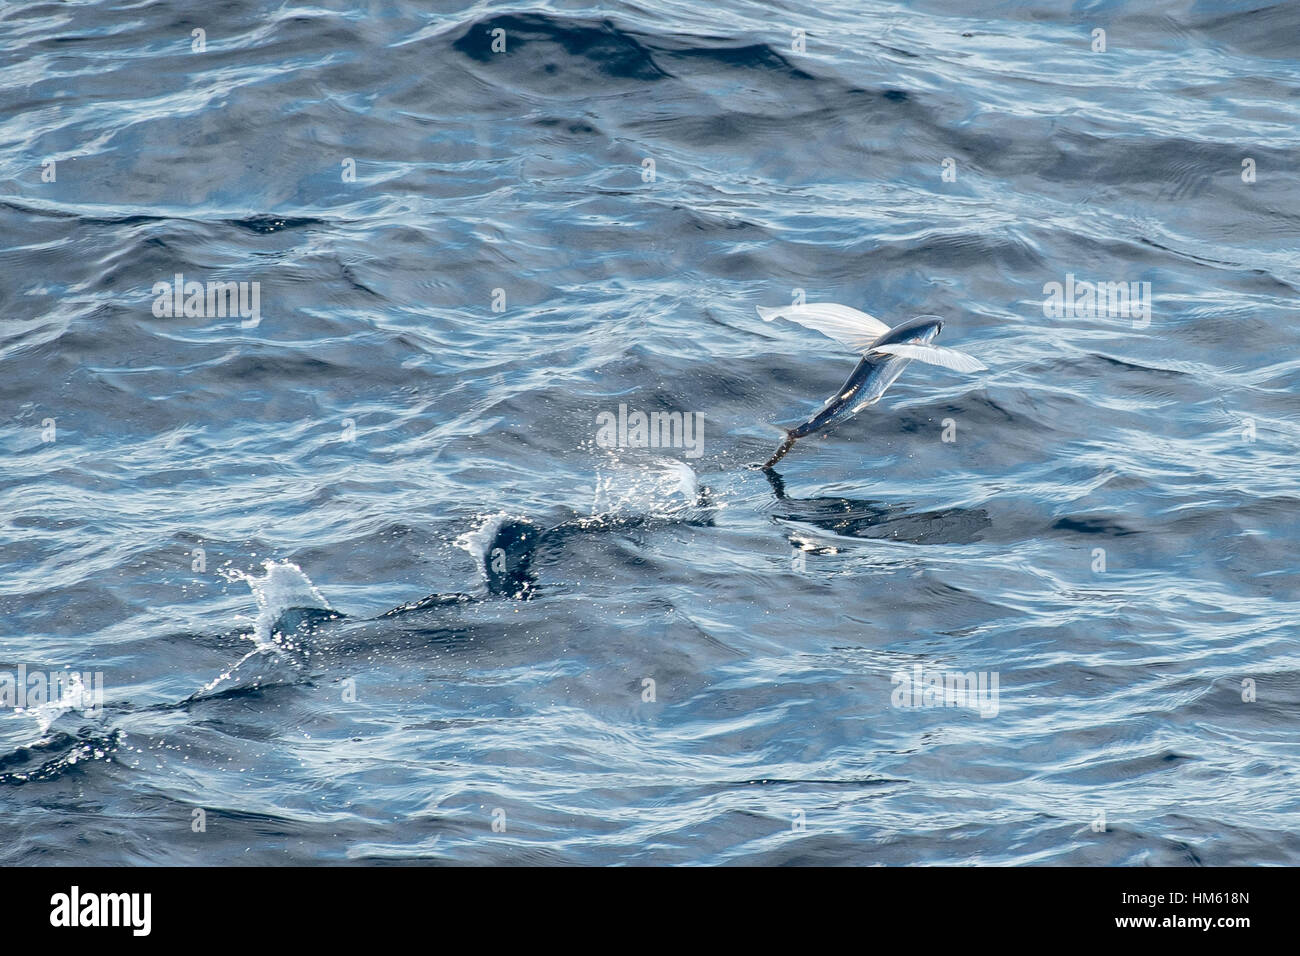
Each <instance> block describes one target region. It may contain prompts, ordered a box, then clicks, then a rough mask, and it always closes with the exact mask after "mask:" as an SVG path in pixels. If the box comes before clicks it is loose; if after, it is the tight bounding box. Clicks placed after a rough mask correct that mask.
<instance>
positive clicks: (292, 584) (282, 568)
mask: <svg viewBox="0 0 1300 956" xmlns="http://www.w3.org/2000/svg"><path fill="white" fill-rule="evenodd" d="M262 567H263V568H264V569H265V570H266V574H265V575H262V576H258V575H255V574H249V573H247V572H245V571H241V570H239V569H237V568H227V569H224V570H223V571H222V575H223V576H224V577H225V578H226V579H227V580H228V581H243V582H244V583H245V584H247V585H248V589H249V590H250V591H252V592H253V597H254V598H256V599H257V617H256V618H254V619H253V631H252V633H251V634H246V635H244V636H245V637H248V638H250V639H251V640H252V641H253V642H254V643H255V644H256V645H257V648H258V650H275V649H276V648H277V646H278V645H277V642H276V634H275V624H276V621H278V620H279V619H280V616H281V615H282V614H284V613H285V612H286V611H288V610H289V609H290V608H299V607H307V608H321V609H323V610H326V611H332V610H333V608H332V607H330V604H329V602H328V601H326V600H325V596H324V595H323V594H321V593H320V590H319V589H318V588H317V587H316V585H314V584H312V583H311V579H310V578H309V577H307V575H306V574H304V573H303V570H302V568H300V567H298V565H296V564H294V563H293V562H292V561H263V562H262Z"/></svg>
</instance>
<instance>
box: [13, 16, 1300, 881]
mask: <svg viewBox="0 0 1300 956" xmlns="http://www.w3.org/2000/svg"><path fill="white" fill-rule="evenodd" d="M440 6H442V9H440V10H439V11H438V12H432V11H430V10H429V9H427V8H426V7H425V5H421V4H410V3H373V4H342V3H334V2H321V3H317V4H313V5H302V6H295V5H292V4H288V3H282V4H260V3H243V2H229V3H221V4H211V3H172V2H166V3H164V2H131V3H119V4H108V3H58V4H56V3H39V2H37V3H7V4H0V51H2V52H0V101H2V103H3V109H0V261H2V262H3V267H4V268H3V282H0V296H2V299H3V306H4V309H3V313H2V315H3V317H2V318H0V329H2V330H3V338H2V340H0V412H2V413H0V449H3V452H4V465H3V471H2V472H0V521H2V524H0V580H2V581H3V595H2V597H0V670H7V671H11V672H16V671H17V669H18V668H19V667H22V668H25V669H26V671H28V672H41V673H45V672H52V671H59V672H61V671H64V670H65V669H72V670H77V671H81V672H85V673H86V674H87V675H90V674H93V673H98V674H101V675H102V686H103V698H104V703H103V706H102V708H100V709H98V710H95V709H89V710H87V709H84V708H83V709H81V710H79V709H76V708H73V707H67V706H56V705H54V704H51V703H44V704H42V703H40V702H39V701H37V702H36V703H35V704H33V705H31V706H27V707H25V708H24V709H22V710H14V709H12V708H10V709H8V710H5V711H3V712H0V800H2V801H3V804H2V805H3V807H4V811H5V812H4V813H3V815H0V845H2V846H3V849H2V850H0V859H3V860H4V861H5V862H6V863H19V862H23V863H32V862H42V863H72V862H84V863H101V864H112V863H172V864H175V863H185V862H202V863H277V862H324V861H402V860H428V861H434V860H441V861H451V862H473V863H505V862H527V863H559V862H564V863H613V862H622V863H664V862H675V863H676V862H681V863H687V862H705V863H733V862H745V863H776V862H799V863H808V862H823V863H912V862H933V863H953V862H985V863H993V862H996V863H1076V864H1077V863H1089V864H1114V863H1127V864H1141V863H1148V864H1182V863H1205V864H1229V863H1243V862H1254V861H1268V862H1278V863H1295V862H1297V861H1298V860H1300V838H1298V837H1297V836H1296V835H1295V832H1294V831H1295V822H1296V816H1295V812H1296V809H1297V796H1296V793H1297V769H1296V754H1297V750H1296V743H1297V735H1296V732H1295V729H1294V722H1295V717H1296V709H1297V705H1298V704H1300V654H1298V646H1297V632H1296V618H1297V611H1298V610H1300V600H1298V595H1297V584H1300V576H1298V572H1297V552H1296V546H1295V542H1296V540H1297V535H1298V533H1300V527H1298V522H1297V504H1298V503H1300V493H1298V490H1297V478H1296V464H1295V456H1296V448H1297V443H1298V442H1300V426H1297V422H1296V413H1297V411H1298V410H1300V409H1298V407H1297V405H1298V402H1297V392H1298V390H1300V357H1298V355H1300V331H1298V330H1297V305H1296V291H1297V287H1298V283H1300V253H1298V248H1300V241H1298V240H1297V234H1298V232H1300V217H1298V216H1297V208H1296V199H1297V196H1300V190H1298V188H1297V187H1298V186H1300V176H1298V175H1297V172H1296V168H1295V156H1296V149H1297V147H1298V146H1300V133H1298V132H1297V130H1300V80H1298V77H1300V73H1297V48H1296V42H1295V40H1296V37H1297V35H1300V7H1297V6H1296V5H1295V4H1292V3H1287V2H1277V3H1221V4H1215V3H1196V2H1193V3H1188V2H1154V3H1122V2H1108V3H1097V4H1078V5H1074V6H1073V7H1072V8H1071V9H1070V10H1069V11H1068V12H1062V10H1063V8H1064V7H1065V6H1066V5H1062V4H1047V3H1037V4H1002V5H996V8H995V9H994V10H991V11H990V12H987V13H984V14H980V15H972V13H971V12H970V10H969V5H968V4H957V3H946V2H931V3H921V4H913V5H908V6H902V5H896V4H887V3H857V2H854V3H849V2H838V3H830V4H827V3H818V4H816V5H813V4H807V3H784V4H780V5H768V4H758V3H748V2H738V0H728V2H726V3H725V4H721V5H717V6H714V5H699V4H695V3H685V2H681V3H678V2H668V3H665V2H657V0H656V2H654V3H633V4H618V5H615V6H609V7H602V8H595V7H585V6H579V5H571V4H563V3H544V4H530V5H527V6H517V5H506V4H487V3H479V4H476V5H474V6H473V8H472V9H470V10H457V9H453V8H451V7H449V6H446V5H440ZM1099 28H1100V29H1103V30H1104V31H1105V35H1104V42H1105V47H1106V48H1105V50H1104V51H1100V50H1096V51H1095V50H1094V49H1093V48H1094V46H1096V45H1097V44H1098V39H1099V38H1098V37H1096V36H1095V35H1094V30H1096V29H1099ZM195 30H202V31H204V33H203V34H202V35H201V36H202V39H203V41H204V49H203V50H202V51H201V52H198V51H196V50H195V49H194V46H195V45H196V44H197V39H196V38H195V35H194V32H193V31H195ZM497 30H500V31H503V32H502V33H499V34H498V33H496V32H495V31H497ZM796 30H802V31H804V32H803V33H802V34H799V33H796V32H794V31H796ZM494 42H496V43H497V45H498V46H499V45H500V43H501V42H504V45H505V49H504V50H498V51H494V50H493V45H494ZM800 46H802V47H803V49H802V51H800V49H799V47H800ZM1245 160H1249V161H1250V162H1248V163H1243V161H1245ZM47 161H53V163H54V165H53V167H50V166H48V165H46V164H47ZM949 161H950V162H949ZM51 173H52V175H51ZM945 173H946V174H947V175H945ZM353 174H354V175H353ZM51 178H52V180H53V181H46V180H48V179H51ZM1247 180H1251V181H1247ZM178 273H179V274H182V275H183V276H184V278H185V280H186V281H199V282H204V283H206V282H209V281H230V282H250V283H251V282H257V283H259V286H258V288H259V294H260V299H259V310H258V312H257V315H256V316H252V315H250V316H249V318H248V320H247V321H245V320H244V318H243V317H242V316H233V317H232V316H225V317H222V316H217V315H207V314H203V315H185V314H181V315H179V316H178V315H171V316H170V317H169V316H167V315H162V316H159V315H155V314H154V307H155V303H156V301H157V299H158V298H159V294H158V293H156V292H155V284H157V283H164V282H173V281H174V279H173V277H174V276H175V275H176V274H178ZM1067 277H1073V279H1067ZM1067 281H1072V282H1083V281H1089V282H1123V283H1126V284H1127V283H1138V284H1139V286H1138V288H1139V290H1140V289H1141V288H1142V286H1141V285H1140V284H1141V283H1149V289H1150V299H1149V304H1150V314H1149V317H1143V316H1141V315H1136V316H1134V315H1123V314H1115V313H1113V312H1112V313H1110V314H1107V313H1105V312H1099V313H1090V312H1087V311H1082V312H1080V311H1074V312H1073V313H1072V314H1060V315H1052V316H1049V315H1047V314H1045V312H1046V311H1050V310H1045V308H1044V299H1045V295H1046V294H1045V288H1044V287H1045V286H1046V285H1047V284H1049V283H1053V282H1059V283H1062V284H1063V285H1064V284H1065V283H1066V282H1067ZM250 288H251V287H250ZM498 290H499V291H498ZM795 290H804V295H805V296H806V297H807V300H808V301H813V302H840V303H844V304H847V305H851V306H854V307H857V308H862V309H866V310H867V311H869V312H871V313H873V314H874V315H877V316H880V317H881V318H883V319H884V320H885V321H886V322H888V323H890V324H895V323H897V322H900V321H903V320H904V319H907V318H909V317H911V316H913V315H917V314H922V313H928V314H936V315H939V316H942V317H943V318H944V320H945V323H946V325H945V329H944V333H943V336H942V339H941V342H942V344H945V345H948V346H951V347H957V348H960V349H962V350H964V351H968V352H970V353H971V354H974V355H976V356H978V357H979V358H980V359H981V360H983V361H984V362H985V364H987V365H988V366H989V369H990V370H989V371H988V372H986V373H983V374H981V375H979V376H965V375H957V374H954V373H952V372H949V371H946V370H944V369H940V368H935V367H932V366H926V365H919V364H915V363H914V364H913V365H912V366H911V367H909V368H908V370H907V371H906V372H905V373H904V374H903V376H902V378H901V379H900V380H899V381H898V383H897V384H895V385H894V387H893V388H892V389H891V390H890V392H889V393H888V394H887V395H886V396H885V398H884V400H883V401H882V402H881V403H880V404H879V405H877V406H875V407H874V408H872V409H868V410H867V411H864V412H863V413H862V414H860V415H859V416H858V417H857V418H855V419H853V420H852V421H850V422H848V423H847V424H844V425H842V426H840V427H839V428H837V429H835V430H833V431H831V432H829V433H827V434H825V435H823V436H816V437H812V438H808V439H804V440H803V441H801V442H800V443H799V444H798V445H797V446H796V447H795V449H794V450H793V451H792V452H791V453H790V455H789V456H788V457H787V458H786V459H785V460H784V461H782V462H781V464H780V465H779V466H778V469H777V470H778V471H779V475H778V474H772V475H764V474H763V473H762V472H759V471H754V470H751V469H747V468H745V467H744V466H745V465H746V464H748V463H750V462H754V461H761V460H762V459H763V458H764V457H766V456H767V455H768V454H770V453H771V451H772V450H773V448H774V447H775V445H776V443H777V441H778V439H779V435H778V433H777V432H776V431H775V430H773V429H771V428H770V427H769V424H768V423H771V422H779V423H783V424H790V423H793V422H796V421H799V420H801V419H802V418H804V417H805V416H806V415H807V414H808V413H809V412H811V411H813V410H815V409H816V407H817V406H818V404H819V403H820V402H821V401H822V400H823V399H824V398H825V397H826V396H827V395H828V394H830V393H831V392H832V391H833V390H835V389H836V388H837V387H838V386H839V385H840V383H841V382H843V381H844V378H845V377H846V376H847V375H848V373H849V371H850V369H851V368H852V366H853V362H854V357H853V356H852V355H849V354H846V353H845V352H844V350H843V349H841V348H839V347H838V346H837V345H836V344H835V343H834V342H832V341H830V340H829V339H826V338H823V337H821V336H819V335H818V334H817V333H815V332H812V331H809V330H807V329H804V328H802V327H800V326H797V325H793V324H790V323H786V322H780V321H778V322H774V323H764V322H763V321H761V320H760V319H759V317H758V316H757V315H756V314H755V306H757V305H769V306H770V305H782V304H787V303H789V302H790V301H791V300H792V298H793V297H794V296H795V295H796V294H797V293H796V291H795ZM250 311H251V310H250ZM182 313H183V310H182ZM253 318H259V319H260V321H259V322H256V323H254V322H253V321H252V320H253ZM620 405H625V406H627V409H628V411H629V413H630V412H635V411H644V412H647V413H648V412H655V411H658V412H674V411H676V412H682V413H685V414H687V415H692V414H698V416H700V418H701V419H702V426H701V427H702V432H701V437H702V444H701V446H700V451H701V454H700V455H699V456H698V457H692V456H691V454H690V453H689V452H690V449H686V448H679V449H662V450H661V449H634V448H625V449H608V448H604V447H601V442H600V441H599V440H598V437H599V436H598V426H597V422H598V416H599V415H601V414H602V413H612V414H614V415H617V414H618V410H619V406H620ZM945 437H946V438H949V439H954V440H944V439H945ZM665 459H669V460H671V461H676V462H677V463H678V464H676V465H673V464H671V463H670V462H666V461H665ZM683 465H685V466H689V467H683ZM494 560H495V561H496V562H497V563H496V565H495V566H494V565H493V561H494ZM426 595H435V597H433V598H431V599H429V600H427V601H424V602H423V603H420V602H421V599H422V598H424V597H425V596H426ZM402 605H413V606H410V607H408V608H407V609H405V610H403V611H400V612H397V613H389V614H386V612H389V611H390V609H393V608H396V607H398V606H402ZM327 608H328V609H329V610H327ZM294 609H296V610H294ZM953 673H961V674H966V673H974V674H977V675H983V676H984V677H985V678H986V679H988V680H990V681H991V680H993V679H996V680H997V694H996V696H991V695H990V696H988V697H986V698H983V703H984V704H985V705H986V706H985V707H984V709H983V710H982V711H981V710H980V709H978V708H974V707H970V706H964V707H963V706H910V707H905V706H897V705H898V704H899V703H901V702H906V701H902V700H901V697H902V691H903V689H904V688H905V687H906V685H905V684H904V683H902V682H901V681H902V680H903V679H904V678H906V679H907V680H912V679H914V678H916V677H920V679H921V680H922V681H924V680H925V679H926V678H928V677H930V676H933V675H936V674H937V675H940V677H941V678H942V677H943V676H944V675H949V674H953ZM651 682H652V683H651ZM919 699H920V701H921V702H922V703H924V698H923V697H921V698H919ZM28 703H29V704H31V702H30V701H29V702H28ZM65 703H66V701H65ZM968 703H969V702H968ZM200 810H201V811H203V813H202V814H199V813H197V812H196V811H200Z"/></svg>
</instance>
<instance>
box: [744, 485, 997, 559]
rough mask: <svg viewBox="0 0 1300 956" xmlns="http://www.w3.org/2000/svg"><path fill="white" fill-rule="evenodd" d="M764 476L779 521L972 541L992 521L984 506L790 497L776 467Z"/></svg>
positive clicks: (895, 537) (846, 533)
mask: <svg viewBox="0 0 1300 956" xmlns="http://www.w3.org/2000/svg"><path fill="white" fill-rule="evenodd" d="M763 476H764V477H765V478H767V482H768V484H769V485H771V486H772V491H773V493H774V494H775V495H776V499H777V501H778V502H779V505H778V507H777V509H776V510H775V511H774V512H773V513H772V518H773V520H775V521H781V522H790V523H793V524H796V525H806V526H808V527H811V528H816V529H817V530H819V531H823V532H830V533H831V534H835V535H839V536H841V537H846V538H883V539H887V540H890V541H904V542H906V543H908V544H970V543H971V542H973V541H979V540H980V539H981V538H982V537H983V534H982V532H983V531H984V529H986V528H988V527H989V526H990V525H992V523H993V522H992V521H991V520H990V519H989V516H988V512H986V511H984V509H982V508H948V509H944V510H940V511H911V510H909V509H908V507H907V506H906V505H900V504H889V503H887V502H883V501H871V500H868V499H865V498H791V497H790V496H789V495H788V494H787V493H786V488H785V480H784V479H783V478H782V477H781V476H780V475H779V474H777V472H775V471H774V470H772V469H771V468H765V469H763Z"/></svg>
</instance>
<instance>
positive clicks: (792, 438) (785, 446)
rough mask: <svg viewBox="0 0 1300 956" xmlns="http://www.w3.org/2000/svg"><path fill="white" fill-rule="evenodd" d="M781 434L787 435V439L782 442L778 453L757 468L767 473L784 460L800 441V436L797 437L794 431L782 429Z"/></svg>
mask: <svg viewBox="0 0 1300 956" xmlns="http://www.w3.org/2000/svg"><path fill="white" fill-rule="evenodd" d="M774 427H778V428H779V427H780V426H774ZM781 433H782V434H783V435H785V438H784V439H783V440H782V441H781V445H780V447H779V448H777V450H776V452H775V453H774V454H773V455H772V457H771V458H769V459H768V460H767V461H765V462H763V464H761V465H757V466H756V467H758V468H761V469H763V471H767V470H768V469H769V468H771V467H772V466H774V465H775V464H776V463H777V462H778V461H780V460H781V459H782V458H784V457H785V455H786V452H788V451H789V450H790V449H791V448H793V447H794V443H795V442H796V441H798V440H799V439H798V436H796V435H795V433H794V431H793V430H792V429H789V428H781Z"/></svg>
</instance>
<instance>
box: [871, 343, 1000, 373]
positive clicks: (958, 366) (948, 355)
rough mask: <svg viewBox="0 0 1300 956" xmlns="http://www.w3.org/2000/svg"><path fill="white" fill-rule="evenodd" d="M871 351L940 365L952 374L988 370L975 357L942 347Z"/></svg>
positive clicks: (886, 347) (885, 347) (901, 345)
mask: <svg viewBox="0 0 1300 956" xmlns="http://www.w3.org/2000/svg"><path fill="white" fill-rule="evenodd" d="M871 351H872V352H882V353H884V354H885V355H897V356H898V357H899V358H907V359H916V360H917V361H918V362H928V363H929V364H931V365H941V366H943V367H944V368H950V369H952V370H953V371H954V372H983V371H986V370H987V369H988V366H987V365H985V364H984V363H983V362H981V361H980V360H979V359H977V358H975V356H973V355H967V354H966V353H965V352H958V351H957V350H956V349H946V348H944V347H943V346H942V345H914V344H913V345H909V344H904V343H898V344H891V345H877V346H876V347H875V348H873V349H872V350H871Z"/></svg>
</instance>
